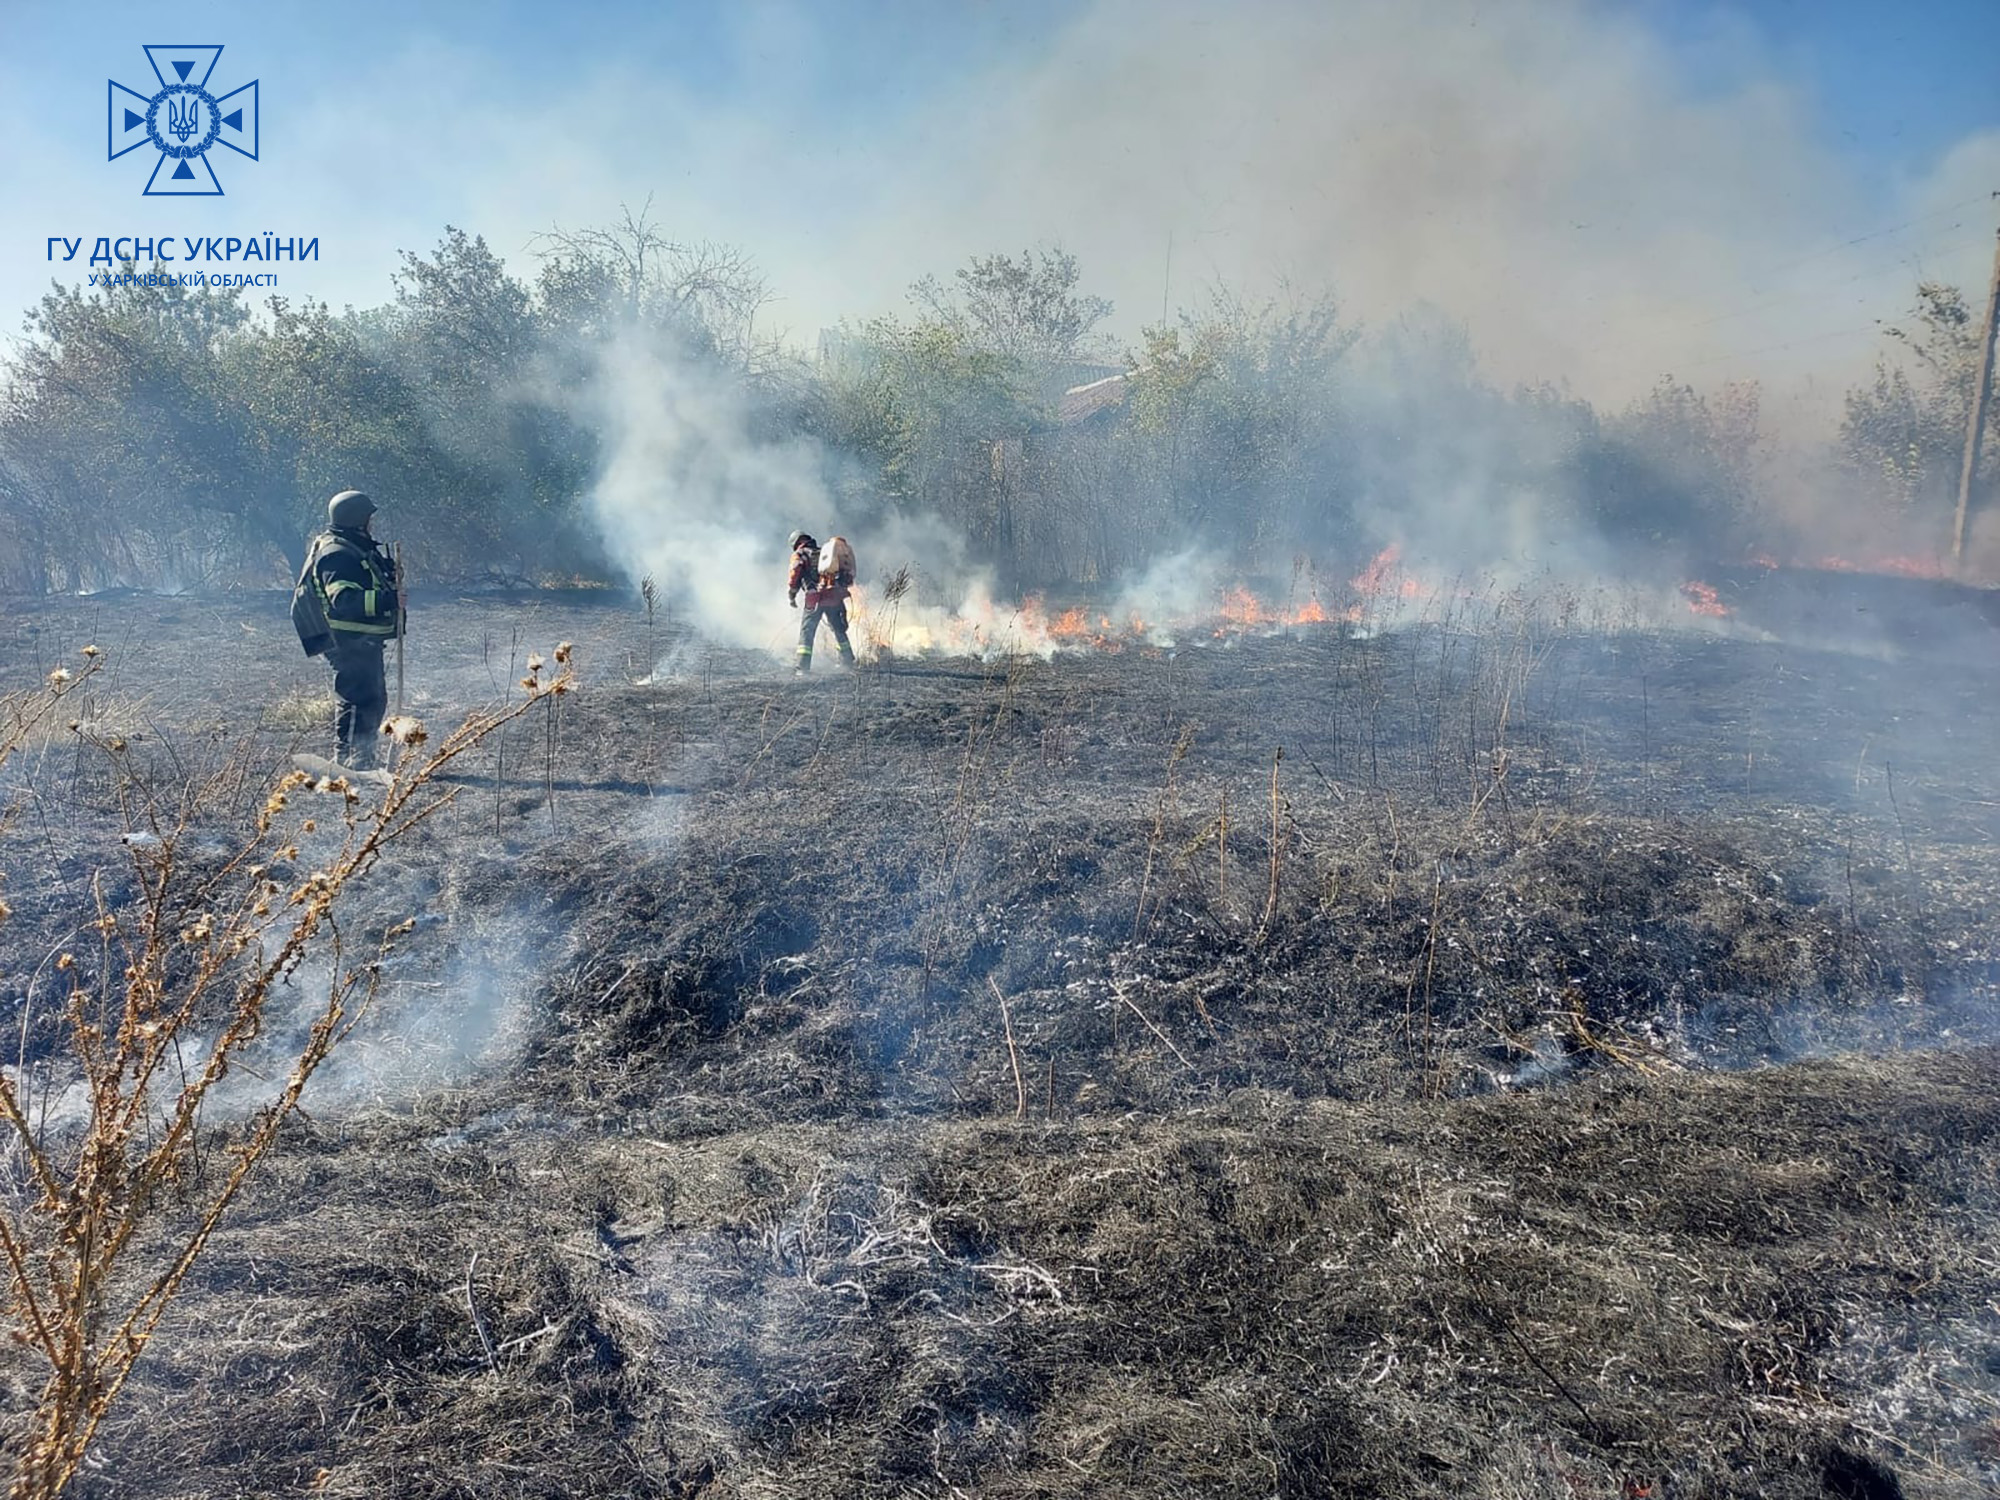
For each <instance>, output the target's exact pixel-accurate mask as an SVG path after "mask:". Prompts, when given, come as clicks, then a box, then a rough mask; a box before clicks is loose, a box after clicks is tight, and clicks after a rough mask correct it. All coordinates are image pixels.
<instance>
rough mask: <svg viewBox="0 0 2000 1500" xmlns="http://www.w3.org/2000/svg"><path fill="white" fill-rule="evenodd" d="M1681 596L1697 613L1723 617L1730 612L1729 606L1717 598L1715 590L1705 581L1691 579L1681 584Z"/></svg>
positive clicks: (1711, 616) (1713, 617)
mask: <svg viewBox="0 0 2000 1500" xmlns="http://www.w3.org/2000/svg"><path fill="white" fill-rule="evenodd" d="M1681 597H1682V598H1684V599H1686V600H1687V606H1688V608H1689V609H1690V610H1692V611H1693V612H1694V613H1695V614H1698V615H1705V616H1707V617H1709V618H1710V619H1721V618H1722V617H1723V616H1725V615H1727V614H1728V613H1729V606H1728V605H1726V604H1724V603H1723V602H1722V601H1721V600H1720V599H1719V598H1717V597H1716V593H1715V590H1714V589H1712V588H1710V587H1709V586H1708V585H1707V584H1705V583H1699V582H1696V581H1695V580H1693V579H1690V580H1689V581H1688V582H1686V583H1684V584H1682V585H1681Z"/></svg>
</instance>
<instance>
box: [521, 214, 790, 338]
mask: <svg viewBox="0 0 2000 1500" xmlns="http://www.w3.org/2000/svg"><path fill="white" fill-rule="evenodd" d="M652 209H653V200H652V198H651V197H650V196H649V197H648V198H647V199H646V201H645V203H644V204H642V205H641V206H640V208H639V211H638V213H636V214H635V213H633V212H632V209H631V206H630V205H629V204H620V205H619V219H618V222H617V223H615V224H611V225H608V226H605V227H602V228H594V229H576V230H568V229H551V230H549V231H548V232H547V233H545V234H538V235H536V236H535V237H534V239H533V240H532V241H531V242H530V247H531V248H532V249H533V250H534V251H535V253H536V254H538V255H540V256H541V258H542V260H543V262H544V267H543V273H542V279H541V290H542V294H543V297H544V300H545V301H546V302H547V303H549V304H550V306H551V310H552V311H555V312H557V313H558V314H559V315H567V316H568V318H569V319H570V321H572V322H573V323H586V322H593V321H598V320H601V319H603V318H605V317H607V316H612V315H615V316H619V317H622V318H624V319H626V320H628V321H630V322H632V323H639V324H644V323H654V324H660V325H664V326H666V327H668V328H671V329H673V330H675V331H677V332H680V333H683V334H687V335H692V336H694V337H696V338H697V339H699V340H700V342H702V343H703V344H705V345H707V346H708V347H709V348H710V349H711V350H713V351H714V352H715V353H718V354H721V355H724V356H725V357H729V358H731V359H733V360H734V361H736V362H738V363H744V364H747V363H748V362H749V360H750V356H751V354H752V351H753V349H754V346H755V332H756V321H757V313H758V310H759V309H761V308H762V307H764V306H765V304H767V303H768V302H769V301H770V300H771V291H770V285H769V283H768V282H767V281H766V280H765V278H764V274H763V272H762V271H760V270H759V269H758V268H757V263H756V261H755V260H753V259H752V258H751V256H750V254H749V252H748V251H746V250H743V249H741V248H740V247H738V246H735V245H729V244H725V243H722V242H720V241H716V240H687V241H683V240H675V239H671V238H669V237H668V236H667V235H666V234H665V233H663V232H662V231H661V229H660V227H659V226H658V224H657V223H655V222H654V220H653V217H652ZM593 315H594V316H593Z"/></svg>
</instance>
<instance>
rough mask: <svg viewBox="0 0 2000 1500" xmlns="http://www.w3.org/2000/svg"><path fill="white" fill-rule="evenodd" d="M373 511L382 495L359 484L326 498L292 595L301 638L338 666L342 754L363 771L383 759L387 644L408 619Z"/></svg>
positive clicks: (335, 682) (309, 648)
mask: <svg viewBox="0 0 2000 1500" xmlns="http://www.w3.org/2000/svg"><path fill="white" fill-rule="evenodd" d="M374 514H375V502H374V501H373V500H371V499H369V498H368V497H367V496H366V495H364V494H362V493H361V491H359V490H342V491H341V492H340V493H339V494H338V495H335V496H334V497H333V498H332V499H331V500H329V501H328V502H327V505H326V523H327V529H326V530H325V531H323V532H321V533H320V534H319V535H318V536H316V537H314V538H313V543H312V546H311V548H310V549H308V551H307V552H306V563H305V568H304V569H303V571H301V573H300V574H299V583H298V587H297V589H295V590H294V591H293V599H292V620H293V623H294V624H295V625H296V626H297V627H298V631H299V643H300V644H301V645H302V646H304V647H305V650H306V654H307V655H308V656H321V655H323V656H325V657H326V659H327V663H328V664H329V665H330V666H331V667H332V668H333V695H334V697H335V698H337V699H338V700H339V704H340V707H339V712H338V714H337V716H336V718H335V724H334V728H335V734H336V738H337V740H338V745H339V749H338V755H337V757H336V758H337V759H338V760H339V761H340V763H341V764H342V765H344V766H349V767H352V768H353V769H354V770H357V771H367V770H372V769H374V767H375V764H376V758H377V749H376V740H377V737H378V736H379V735H380V733H381V730H382V715H383V714H384V713H385V712H387V710H388V707H389V687H388V682H387V680H386V679H385V677H384V674H383V670H382V650H383V647H385V646H386V645H387V644H388V643H389V642H390V641H393V640H395V639H396V638H397V637H398V636H400V635H401V634H402V633H403V625H404V619H403V605H402V599H401V595H400V591H399V589H398V588H397V583H396V564H395V560H394V559H393V558H391V557H390V556H389V553H388V551H387V550H386V549H385V548H384V547H383V546H382V544H381V543H380V542H378V541H376V540H375V538H374V537H373V536H371V535H370V534H369V523H370V520H371V518H372V517H373V516H374Z"/></svg>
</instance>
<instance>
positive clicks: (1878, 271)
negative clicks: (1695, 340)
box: [1688, 225, 1986, 328]
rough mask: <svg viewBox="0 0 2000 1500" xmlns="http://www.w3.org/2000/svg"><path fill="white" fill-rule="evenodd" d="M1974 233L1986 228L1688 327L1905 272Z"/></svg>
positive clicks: (1821, 295)
mask: <svg viewBox="0 0 2000 1500" xmlns="http://www.w3.org/2000/svg"><path fill="white" fill-rule="evenodd" d="M1963 227H1964V226H1962V225H1954V226H1953V228H1954V229H1958V228H1963ZM1974 233H1977V234H1978V235H1979V236H1980V237H1981V238H1984V237H1985V234H1986V231H1985V229H1984V228H1977V229H1975V230H1973V231H1970V232H1968V233H1965V234H1954V235H1948V236H1946V237H1945V238H1943V239H1936V240H1932V241H1931V242H1930V243H1929V244H1927V245H1925V246H1923V247H1922V248H1920V249H1917V250H1904V251H1900V252H1898V254H1897V256H1896V258H1895V259H1894V260H1893V261H1884V262H1883V263H1882V264H1880V265H1878V266H1874V267H1871V268H1870V269H1868V270H1866V271H1859V272H1856V273H1855V274H1854V275H1852V276H1847V277H1843V278H1842V279H1841V280H1839V281H1834V282H1829V283H1827V284H1826V285H1825V286H1818V287H1804V288H1801V289H1799V290H1796V291H1790V292H1784V293H1781V294H1780V295H1778V296H1776V297H1766V298H1765V299H1764V300H1762V301H1761V302H1752V303H1750V304H1749V305H1748V306H1745V307H1739V308H1736V309H1734V310H1732V311H1730V312H1724V313H1717V314H1716V315H1715V316H1714V317H1712V318H1703V319H1702V320H1701V321H1700V322H1699V323H1691V324H1689V325H1688V326H1689V327H1690V328H1708V327H1711V326H1713V325H1714V324H1717V323H1728V322H1731V321H1733V320H1735V319H1737V318H1746V317H1748V316H1749V315H1750V314H1752V313H1755V312H1762V311H1763V310H1764V309H1765V308H1767V307H1780V306H1782V305H1784V304H1785V303H1787V302H1797V301H1799V300H1800V299H1802V298H1805V297H1823V296H1825V295H1826V294H1827V293H1828V292H1831V291H1834V290H1837V289H1838V288H1840V287H1844V286H1852V285H1853V284H1854V283H1855V282H1857V281H1871V280H1873V279H1874V278H1876V277H1878V276H1887V275H1889V274H1890V273H1891V272H1898V271H1903V270H1906V269H1908V267H1909V263H1910V261H1911V260H1912V259H1915V258H1920V257H1922V256H1924V255H1928V254H1933V253H1935V252H1936V251H1938V250H1941V249H1943V248H1944V247H1946V246H1948V245H1957V244H1962V243H1966V242H1969V241H1970V240H1971V239H1972V235H1973V234H1974ZM1800 264H1803V262H1800Z"/></svg>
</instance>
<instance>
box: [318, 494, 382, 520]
mask: <svg viewBox="0 0 2000 1500" xmlns="http://www.w3.org/2000/svg"><path fill="white" fill-rule="evenodd" d="M374 514H375V502H374V501H373V500H370V499H369V498H368V497H367V496H366V495H364V494H362V493H361V491H359V490H342V491H341V492H340V493H339V494H338V495H335V496H334V497H333V498H332V499H331V500H329V501H327V502H326V524H327V525H329V526H345V527H348V528H350V529H352V528H356V527H360V526H364V525H366V524H367V522H368V518H369V517H370V516H372V515H374Z"/></svg>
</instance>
